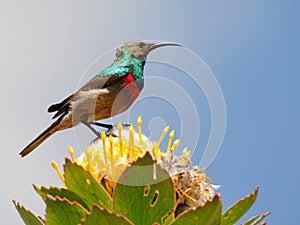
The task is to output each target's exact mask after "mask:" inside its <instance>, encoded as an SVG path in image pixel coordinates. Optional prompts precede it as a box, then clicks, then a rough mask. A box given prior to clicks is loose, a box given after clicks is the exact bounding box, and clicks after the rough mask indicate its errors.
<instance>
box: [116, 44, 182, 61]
mask: <svg viewBox="0 0 300 225" xmlns="http://www.w3.org/2000/svg"><path fill="white" fill-rule="evenodd" d="M164 46H181V45H179V44H175V43H170V42H159V43H147V42H145V41H130V42H127V43H125V44H124V45H123V46H121V47H119V48H118V49H117V52H116V59H115V61H118V60H120V59H121V58H123V57H124V55H126V54H129V55H130V56H131V57H134V58H136V59H140V60H143V61H145V60H146V57H147V55H148V54H149V52H151V51H152V50H154V49H156V48H160V47H164Z"/></svg>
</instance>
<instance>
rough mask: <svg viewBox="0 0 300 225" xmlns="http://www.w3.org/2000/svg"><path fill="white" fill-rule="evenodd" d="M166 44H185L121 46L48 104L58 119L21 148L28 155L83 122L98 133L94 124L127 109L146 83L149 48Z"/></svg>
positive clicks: (135, 42) (162, 44)
mask: <svg viewBox="0 0 300 225" xmlns="http://www.w3.org/2000/svg"><path fill="white" fill-rule="evenodd" d="M164 46H181V45H179V44H175V43H168V42H163V43H147V42H145V41H140V40H139V41H131V42H127V43H125V44H124V45H123V46H121V47H119V48H117V50H116V55H115V59H114V61H113V63H112V64H111V65H110V66H108V67H106V68H105V69H104V70H102V71H101V72H99V73H98V74H97V75H96V76H94V77H93V78H92V79H91V80H90V81H88V82H87V83H86V84H85V85H83V86H82V87H81V88H80V89H78V90H77V91H76V92H74V93H73V94H71V95H70V96H68V97H67V98H66V99H64V100H63V101H61V102H60V103H57V104H53V105H51V106H50V107H49V108H48V112H49V113H53V112H55V114H54V116H53V118H52V119H56V120H55V121H54V122H53V123H52V124H51V125H50V126H49V127H48V128H47V129H46V130H45V131H43V132H42V133H41V134H40V135H39V136H38V137H37V138H35V139H34V140H33V141H32V142H30V143H29V144H28V145H27V146H26V147H25V148H24V149H23V150H22V151H21V152H20V155H21V157H24V156H26V155H28V154H29V153H30V152H32V151H33V150H34V149H35V148H36V147H38V146H39V145H40V144H41V143H42V142H44V141H45V140H46V139H47V138H48V137H50V136H51V135H52V134H54V133H55V132H56V131H59V130H64V129H67V128H71V127H74V126H76V125H78V124H79V123H83V124H84V125H86V126H87V127H89V128H90V129H91V130H92V131H93V132H94V133H96V134H97V135H98V132H97V131H96V130H95V129H94V128H93V127H92V126H91V124H96V125H100V126H101V125H102V126H105V124H101V123H97V122H95V121H97V120H102V119H106V118H110V117H112V116H114V115H117V114H119V113H122V112H124V111H125V110H127V109H128V108H129V107H130V106H131V105H132V104H133V102H134V101H135V100H136V99H137V97H138V95H139V94H140V92H141V90H142V89H143V87H144V66H145V63H146V58H147V55H148V54H149V52H151V51H152V50H154V49H156V48H160V47H164Z"/></svg>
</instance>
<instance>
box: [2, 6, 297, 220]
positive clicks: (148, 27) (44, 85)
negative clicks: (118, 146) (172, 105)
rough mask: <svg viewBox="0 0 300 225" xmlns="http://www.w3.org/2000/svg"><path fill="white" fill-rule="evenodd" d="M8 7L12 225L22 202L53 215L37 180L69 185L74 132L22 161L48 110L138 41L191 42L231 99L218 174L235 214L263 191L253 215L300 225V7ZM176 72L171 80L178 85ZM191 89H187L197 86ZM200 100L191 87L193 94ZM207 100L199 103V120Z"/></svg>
mask: <svg viewBox="0 0 300 225" xmlns="http://www.w3.org/2000/svg"><path fill="white" fill-rule="evenodd" d="M0 4H1V7H0V18H1V20H0V21H1V22H0V23H1V28H0V29H1V38H0V49H1V52H0V58H1V60H0V62H1V66H0V72H1V74H2V82H1V84H0V86H1V89H0V90H1V95H0V96H1V98H2V99H1V100H2V102H3V103H4V104H3V109H2V110H1V118H2V122H1V124H2V126H1V134H2V137H3V136H4V138H2V152H3V154H4V156H2V162H1V164H0V171H1V177H2V182H1V183H2V185H3V186H2V188H1V193H0V199H1V201H2V203H1V213H3V215H5V216H4V217H2V220H4V221H5V224H22V222H21V221H20V219H19V217H18V215H17V213H16V211H15V210H14V208H13V205H12V203H11V200H12V199H17V200H18V201H20V202H22V203H23V204H24V205H25V206H26V207H28V208H30V209H32V210H33V211H34V212H37V213H39V214H41V215H42V214H43V213H44V212H43V210H44V208H43V203H42V202H41V200H40V199H39V197H38V196H37V194H35V193H34V191H33V188H32V186H31V183H36V184H44V185H46V186H49V185H53V184H60V181H59V179H58V178H57V176H56V174H55V173H54V171H53V170H52V169H51V165H50V164H51V161H52V160H55V161H56V162H58V164H60V165H61V164H62V163H63V160H64V157H65V156H66V154H67V146H68V145H72V146H76V140H75V139H74V132H73V131H71V130H69V131H64V132H60V133H58V134H56V135H54V136H53V137H51V139H49V140H47V142H45V143H44V144H43V145H41V146H40V147H39V149H38V150H37V151H36V152H35V153H33V154H32V155H30V156H29V157H28V158H26V159H20V158H19V156H18V152H19V151H20V150H21V149H22V148H23V147H24V146H25V144H27V142H29V141H31V139H32V138H33V137H35V136H36V135H37V134H38V133H39V132H40V131H42V130H43V129H44V128H45V127H47V126H48V125H49V124H50V122H51V116H49V115H48V114H47V113H46V109H47V107H48V106H49V105H50V104H52V103H53V102H56V101H59V100H61V99H62V98H64V97H66V96H68V95H69V94H70V93H72V92H73V91H74V90H75V89H76V87H77V85H78V82H79V81H80V79H81V78H82V75H83V74H84V71H85V70H86V68H88V66H89V65H90V64H91V63H92V62H93V61H94V60H95V59H96V58H98V57H99V56H101V55H102V54H104V53H105V52H107V51H109V50H111V49H112V48H115V47H116V46H118V45H121V44H122V43H124V42H126V41H130V40H136V39H145V40H165V41H173V42H178V43H181V44H183V45H184V46H186V47H187V48H189V49H191V50H192V51H193V52H195V53H196V54H197V55H199V56H200V57H201V58H202V59H203V60H204V61H205V62H206V63H207V64H208V66H209V67H210V68H211V70H212V71H213V72H214V74H215V76H216V78H217V80H218V82H219V84H220V86H221V88H222V90H223V94H224V98H225V102H226V108H227V129H226V134H225V138H224V142H223V145H222V148H221V151H220V153H219V155H218V156H217V158H216V160H215V161H214V162H213V163H212V164H211V166H210V167H209V168H208V170H207V173H208V175H209V176H210V177H212V178H213V181H214V183H217V184H220V185H221V186H222V188H221V189H220V191H221V192H222V196H223V197H222V199H223V201H224V208H227V207H228V206H229V205H231V204H232V203H233V202H235V201H236V200H238V199H239V198H242V197H244V196H245V195H247V194H248V193H249V192H251V191H253V190H254V188H255V186H256V185H259V186H260V193H259V197H258V199H257V201H256V203H255V205H254V206H253V208H252V209H251V210H250V211H249V213H248V214H247V215H248V217H250V216H252V215H255V214H257V213H263V212H266V211H271V212H272V214H271V215H270V216H269V218H268V219H267V221H268V222H269V224H296V222H295V221H299V219H300V217H299V213H298V208H299V206H298V201H299V196H298V194H297V190H299V188H300V181H299V163H298V161H299V160H298V159H299V157H300V153H299V147H300V144H299V143H300V142H299V126H300V120H299V114H300V107H299V100H298V98H299V88H298V85H299V80H300V79H299V68H298V66H299V65H298V62H299V58H300V57H299V56H300V54H299V51H300V47H299V46H300V43H299V40H300V36H299V24H298V23H299V22H298V21H299V20H300V18H299V17H300V16H299V3H297V2H296V1H270V0H269V1H258V0H257V1H226V3H225V2H221V1H219V2H217V1H210V2H209V3H208V2H207V1H198V2H197V3H196V1H194V2H193V3H192V2H190V3H186V2H182V1H164V2H160V1H151V2H140V1H130V2H126V3H118V2H116V1H115V2H114V1H110V3H108V2H106V3H104V2H100V1H90V2H88V3H85V2H81V1H72V2H71V1H70V2H68V1H66V2H60V1H51V2H47V3H42V2H40V1H29V2H26V3H25V2H22V1H10V2H6V3H5V2H2V3H0ZM120 4H121V5H120ZM297 25H298V26H297ZM146 69H147V70H146V72H147V73H148V74H155V73H156V71H157V69H156V67H155V65H154V66H153V67H152V66H151V65H150V64H149V65H148V66H147V67H146ZM155 69H156V70H155ZM167 72H168V70H165V71H164V72H163V73H162V74H166V76H169V78H170V75H168V74H167ZM177 77H179V78H180V75H178V76H177V75H176V78H177ZM179 78H178V79H179ZM182 82H183V86H184V84H185V82H187V81H185V80H183V81H182ZM194 91H195V90H193V88H191V90H190V92H191V94H193V93H194ZM200 101H201V102H203V108H204V109H203V119H202V124H203V127H204V134H203V135H204V138H203V141H205V138H206V139H207V132H206V133H205V129H207V126H209V124H208V123H206V122H205V121H206V120H205V116H207V117H208V118H207V120H208V121H209V120H210V118H209V113H208V112H207V105H206V106H205V100H203V97H200ZM201 102H200V103H197V104H198V105H197V107H198V109H199V110H200V111H201V107H202V104H201ZM157 104H160V103H157ZM163 107H168V106H163ZM137 108H138V107H137ZM147 111H148V110H145V109H144V111H143V110H142V109H141V112H140V114H142V115H143V114H145V115H146V116H145V118H146V117H147V115H148V114H147ZM149 117H151V115H149ZM165 120H167V122H168V123H171V125H174V127H175V128H177V124H176V121H177V120H178V116H177V115H176V113H173V112H170V114H168V118H167V119H165ZM172 121H173V122H172ZM174 121H175V122H174ZM192 129H193V128H192V127H191V130H192ZM191 132H192V131H191ZM205 135H206V136H205ZM201 140H202V139H201ZM87 144H88V143H87ZM201 146H202V144H201V143H200V147H199V148H201ZM196 161H197V160H196Z"/></svg>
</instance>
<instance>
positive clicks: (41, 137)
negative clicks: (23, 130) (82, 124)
mask: <svg viewBox="0 0 300 225" xmlns="http://www.w3.org/2000/svg"><path fill="white" fill-rule="evenodd" d="M59 123H60V120H56V121H55V122H54V123H52V124H51V125H50V126H49V127H48V128H47V129H46V130H45V131H43V133H41V134H40V135H39V136H38V137H37V138H35V139H34V140H33V141H32V142H30V143H29V144H28V145H27V146H26V147H25V148H24V149H23V151H21V152H20V153H19V154H20V155H21V157H24V156H26V155H28V154H29V153H30V152H32V151H33V150H34V149H35V148H36V147H37V146H39V145H40V144H42V142H44V141H45V140H46V139H47V138H48V137H50V136H51V135H52V134H54V133H55V132H56V131H58V130H59V127H58V125H59Z"/></svg>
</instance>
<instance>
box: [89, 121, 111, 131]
mask: <svg viewBox="0 0 300 225" xmlns="http://www.w3.org/2000/svg"><path fill="white" fill-rule="evenodd" d="M90 124H93V125H96V126H99V127H104V128H107V129H108V130H110V129H112V128H113V125H111V124H107V123H99V122H95V121H92V122H90Z"/></svg>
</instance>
